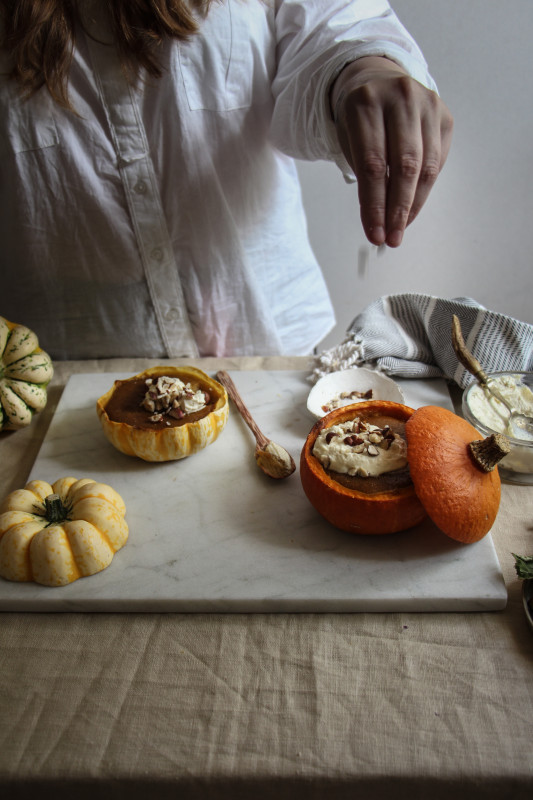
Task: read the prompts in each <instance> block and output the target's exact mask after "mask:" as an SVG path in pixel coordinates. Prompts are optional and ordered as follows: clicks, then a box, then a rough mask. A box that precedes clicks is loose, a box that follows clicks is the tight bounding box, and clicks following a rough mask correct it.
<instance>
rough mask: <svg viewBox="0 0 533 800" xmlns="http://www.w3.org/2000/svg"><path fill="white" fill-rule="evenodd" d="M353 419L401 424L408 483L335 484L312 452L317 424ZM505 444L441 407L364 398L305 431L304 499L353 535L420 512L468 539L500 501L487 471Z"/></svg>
mask: <svg viewBox="0 0 533 800" xmlns="http://www.w3.org/2000/svg"><path fill="white" fill-rule="evenodd" d="M358 416H359V417H361V418H362V419H363V420H366V421H369V422H372V417H375V416H385V417H387V416H388V417H390V418H392V419H396V420H400V421H403V422H405V437H406V440H407V459H408V463H409V470H410V475H411V480H412V483H410V484H409V485H408V486H404V487H401V488H393V489H390V490H386V491H382V492H377V493H374V494H367V493H364V492H361V491H358V490H356V489H353V488H347V487H345V486H343V485H341V484H340V483H339V482H338V481H337V480H335V479H334V478H333V477H331V475H330V474H328V472H327V471H326V470H325V469H324V467H323V466H322V464H321V463H320V461H319V460H318V458H316V457H315V456H314V455H313V447H314V445H315V442H316V440H317V438H318V436H319V434H320V432H321V431H322V430H324V429H327V428H331V427H332V426H333V425H337V424H339V423H342V422H346V421H349V420H352V419H354V418H355V417H358ZM506 452H508V448H507V445H506V440H505V438H504V437H501V436H496V437H489V438H488V439H487V440H483V439H482V437H481V435H480V434H479V433H478V432H477V431H476V429H475V428H473V427H472V425H470V424H469V423H468V422H466V421H465V420H463V419H462V418H461V417H458V416H457V415H456V414H454V413H452V412H451V411H448V410H446V409H443V408H439V407H436V406H424V407H422V408H419V409H418V410H417V411H413V409H411V408H409V407H408V406H404V405H401V404H399V403H390V402H385V401H369V402H366V403H357V404H356V405H352V406H345V407H344V408H339V409H337V410H335V411H333V412H331V413H330V414H327V415H326V416H325V417H323V418H322V419H321V420H319V421H318V422H317V423H316V424H315V425H314V426H313V428H312V430H311V432H310V433H309V435H308V437H307V439H306V442H305V444H304V447H303V450H302V454H301V459H300V477H301V481H302V486H303V489H304V492H305V494H306V495H307V498H308V499H309V501H310V502H311V504H312V505H313V506H314V507H315V508H316V510H317V511H318V512H319V513H320V514H322V516H323V517H325V519H327V520H328V521H329V522H331V523H332V524H333V525H334V526H335V527H337V528H340V529H341V530H345V531H350V532H353V533H361V534H384V533H396V532H398V531H402V530H406V529H408V528H411V527H413V526H414V525H417V524H418V523H419V522H421V521H422V520H423V519H424V517H425V516H426V513H427V514H428V515H429V517H430V518H431V519H432V520H433V522H434V523H435V524H436V525H437V527H438V528H440V529H441V530H442V531H443V532H444V533H445V534H446V535H448V536H450V537H451V538H453V539H455V540H457V541H460V542H465V543H470V542H475V541H478V540H479V539H481V538H482V537H483V536H485V534H486V533H488V531H489V530H490V528H491V527H492V525H493V523H494V520H495V518H496V514H497V512H498V508H499V504H500V477H499V475H498V470H497V469H496V468H495V465H496V463H497V461H498V460H499V459H500V458H502V457H503V456H504V455H505V454H506Z"/></svg>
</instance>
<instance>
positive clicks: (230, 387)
mask: <svg viewBox="0 0 533 800" xmlns="http://www.w3.org/2000/svg"><path fill="white" fill-rule="evenodd" d="M217 380H218V381H219V382H220V383H221V384H222V386H224V387H225V388H226V391H227V393H228V394H229V396H230V397H231V399H232V400H233V402H234V403H235V405H236V406H237V409H238V411H239V413H240V415H241V417H242V418H243V420H244V421H245V422H246V424H247V425H248V427H249V428H250V430H251V431H252V433H253V435H254V436H255V440H256V442H257V444H258V445H259V447H261V448H263V449H264V448H265V447H266V446H267V444H268V443H269V442H270V439H267V437H266V436H265V435H264V434H263V433H261V431H260V430H259V428H258V427H257V423H256V422H255V420H254V418H253V417H252V415H251V414H250V412H249V411H248V409H247V408H246V406H245V404H244V401H243V399H242V397H241V396H240V394H239V392H238V390H237V387H236V386H235V384H234V383H233V381H232V379H231V378H230V376H229V375H228V373H227V372H226V371H225V370H223V369H221V370H219V372H217Z"/></svg>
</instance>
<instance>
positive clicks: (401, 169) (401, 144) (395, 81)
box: [330, 56, 453, 247]
mask: <svg viewBox="0 0 533 800" xmlns="http://www.w3.org/2000/svg"><path fill="white" fill-rule="evenodd" d="M330 99H331V108H332V112H333V115H334V119H335V124H336V127H337V135H338V137H339V142H340V145H341V147H342V151H343V153H344V155H345V157H346V159H347V161H348V163H349V164H350V166H351V167H352V169H353V171H354V173H355V176H356V178H357V183H358V189H359V203H360V205H361V221H362V223H363V228H364V231H365V234H366V236H367V238H368V240H369V241H370V242H372V244H375V245H381V244H387V245H389V246H390V247H398V245H400V244H401V241H402V238H403V234H404V231H405V228H406V227H407V225H409V224H410V223H411V222H412V221H413V220H414V219H415V217H416V216H417V214H418V212H419V211H420V209H421V208H422V206H423V205H424V203H425V201H426V199H427V197H428V195H429V192H430V191H431V188H432V187H433V184H434V183H435V181H436V180H437V177H438V175H439V173H440V171H441V169H442V167H443V166H444V162H445V161H446V157H447V155H448V151H449V149H450V143H451V137H452V129H453V119H452V116H451V114H450V112H449V110H448V109H447V107H446V106H445V105H444V103H443V102H442V100H441V99H440V98H439V96H438V95H437V94H436V93H435V92H432V91H430V90H429V89H426V87H425V86H423V85H422V84H421V83H419V82H418V81H416V80H414V79H413V78H411V77H409V76H408V75H406V73H405V72H404V71H403V69H402V68H401V67H400V66H399V65H398V64H395V63H394V62H393V61H390V60H389V59H387V58H382V57H380V56H371V57H365V58H361V59H358V60H357V61H354V62H352V63H351V64H349V65H348V66H347V67H345V69H343V70H342V72H341V73H340V75H339V76H338V78H337V79H336V81H335V83H334V84H333V87H332V90H331V95H330Z"/></svg>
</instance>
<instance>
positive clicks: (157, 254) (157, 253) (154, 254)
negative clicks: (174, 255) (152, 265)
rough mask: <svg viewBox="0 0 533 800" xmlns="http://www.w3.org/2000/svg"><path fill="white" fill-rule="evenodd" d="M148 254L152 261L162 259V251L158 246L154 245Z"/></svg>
mask: <svg viewBox="0 0 533 800" xmlns="http://www.w3.org/2000/svg"><path fill="white" fill-rule="evenodd" d="M150 255H151V257H152V258H153V259H154V261H162V259H163V251H162V249H161V248H160V247H154V249H153V250H152V252H151V253H150Z"/></svg>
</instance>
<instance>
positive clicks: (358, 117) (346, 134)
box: [337, 86, 388, 246]
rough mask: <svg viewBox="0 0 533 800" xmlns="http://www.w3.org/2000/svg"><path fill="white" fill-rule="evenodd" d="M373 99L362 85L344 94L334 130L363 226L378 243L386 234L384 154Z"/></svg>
mask: <svg viewBox="0 0 533 800" xmlns="http://www.w3.org/2000/svg"><path fill="white" fill-rule="evenodd" d="M342 99H343V98H341V101H342ZM376 100H377V98H375V97H374V94H373V92H372V90H371V89H370V88H369V87H366V86H365V87H362V88H361V89H358V90H357V93H353V94H350V95H349V96H347V97H346V99H345V102H344V107H343V113H342V116H341V117H339V122H340V124H338V126H337V130H338V132H339V140H340V144H341V147H342V149H343V152H344V154H345V156H346V158H347V160H348V162H349V163H350V165H351V167H352V169H353V171H354V174H355V176H356V178H357V188H358V194H359V205H360V208H361V222H362V225H363V229H364V231H365V234H366V236H367V238H368V239H369V241H370V242H372V244H375V245H378V246H379V245H381V244H384V242H385V240H386V235H387V232H386V216H387V187H388V153H387V134H386V129H385V124H384V116H383V111H382V109H381V107H380V104H379V102H376Z"/></svg>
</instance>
